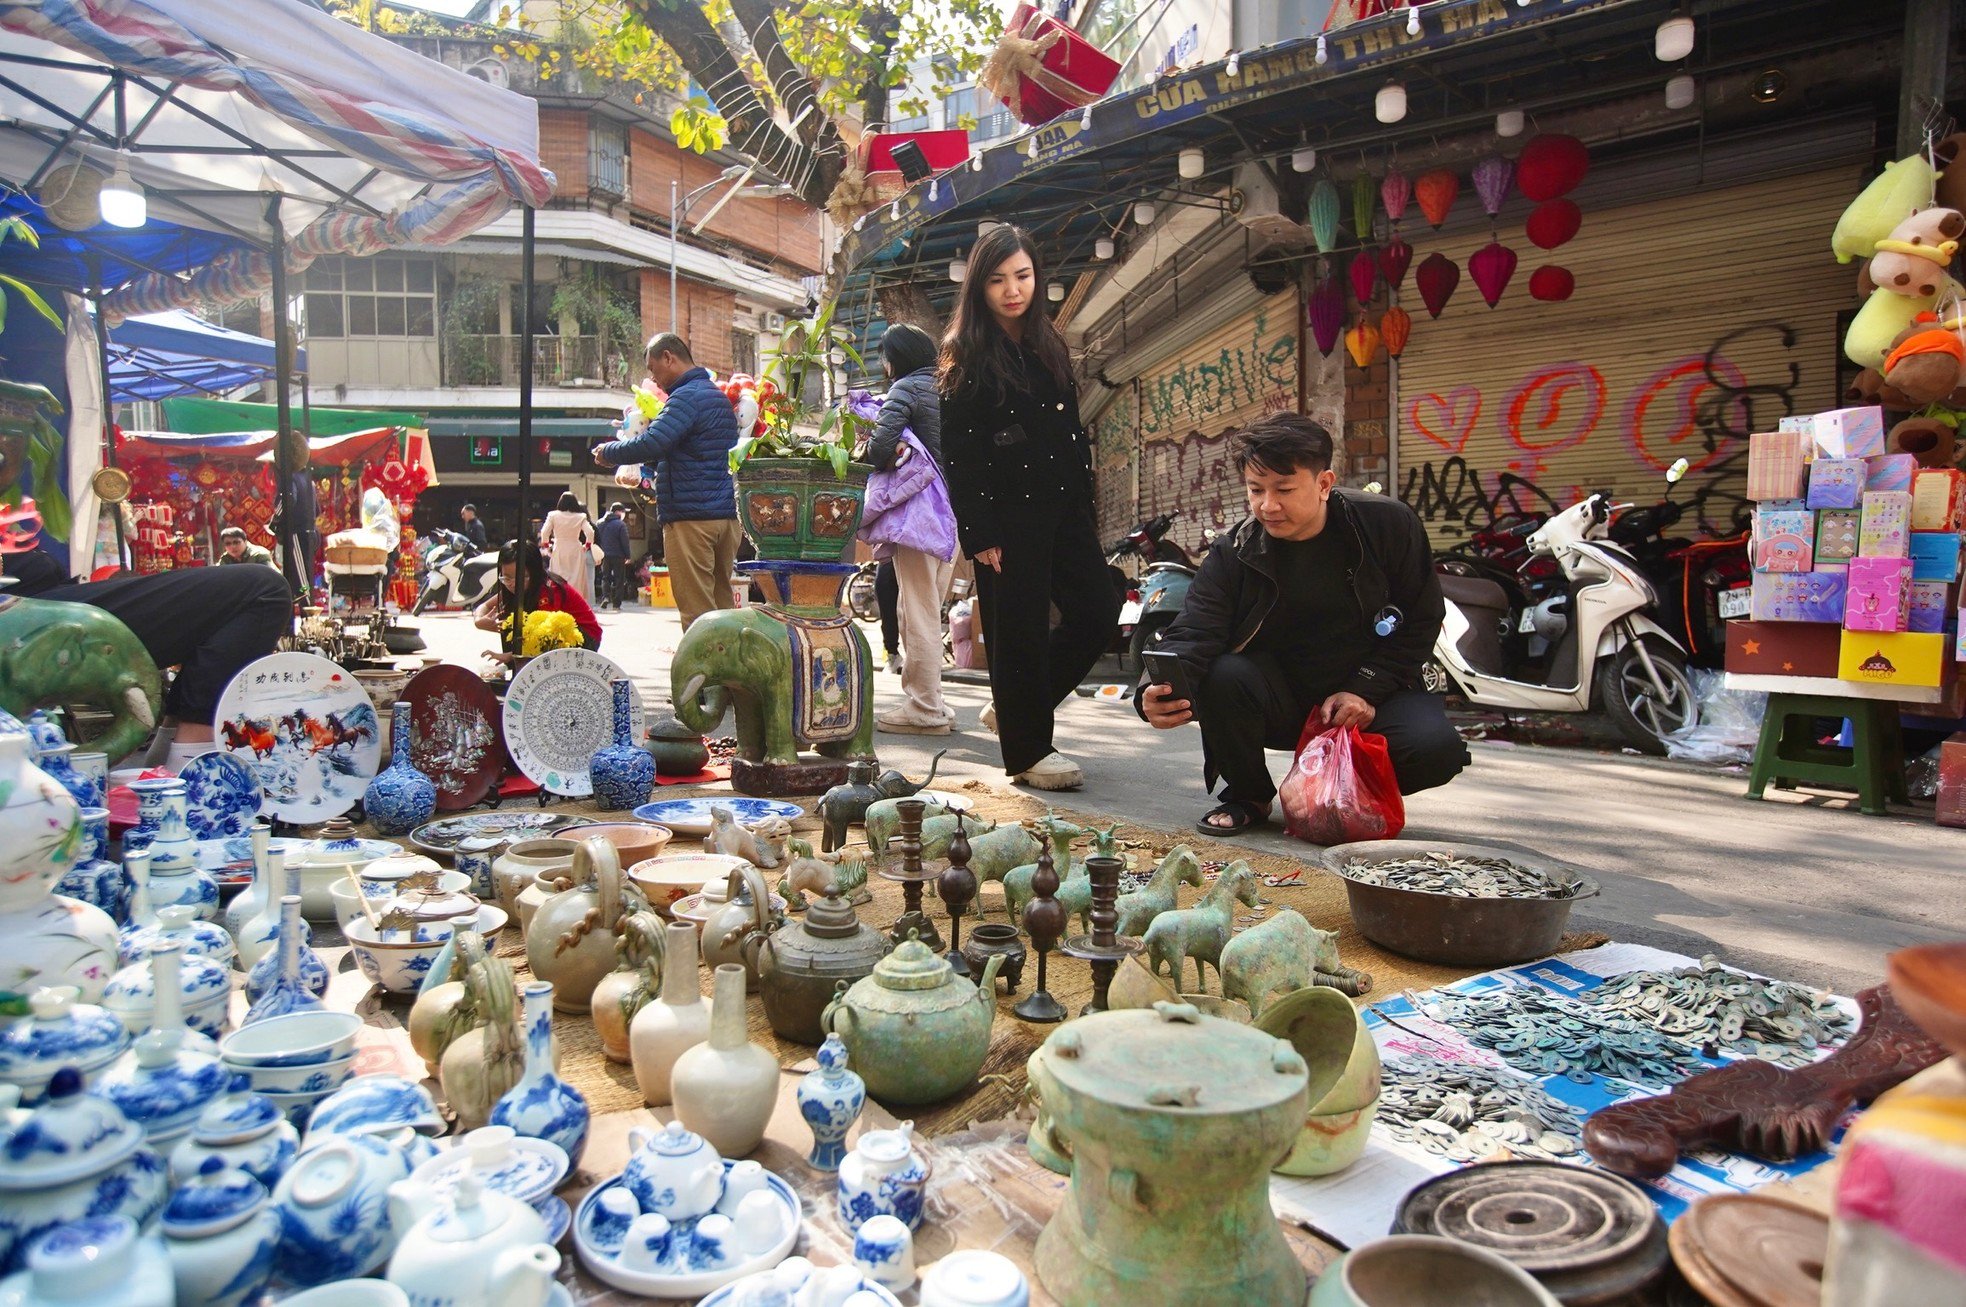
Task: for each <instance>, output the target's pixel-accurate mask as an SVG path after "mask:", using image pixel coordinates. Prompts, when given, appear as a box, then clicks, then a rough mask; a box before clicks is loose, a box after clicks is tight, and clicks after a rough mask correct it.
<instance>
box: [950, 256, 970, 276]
mask: <svg viewBox="0 0 1966 1307" xmlns="http://www.w3.org/2000/svg"><path fill="white" fill-rule="evenodd" d="M968 276H969V260H968V259H965V258H964V257H963V256H962V255H960V254H958V255H957V256H956V257H955V258H953V259H950V260H949V280H950V281H954V282H961V281H962V280H964V279H965V278H967V277H968Z"/></svg>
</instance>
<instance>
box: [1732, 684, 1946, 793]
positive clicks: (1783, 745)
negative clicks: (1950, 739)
mask: <svg viewBox="0 0 1966 1307" xmlns="http://www.w3.org/2000/svg"><path fill="white" fill-rule="evenodd" d="M1818 717H1829V718H1835V719H1840V718H1844V717H1847V718H1849V719H1850V727H1851V732H1852V736H1853V738H1854V740H1855V746H1854V747H1852V748H1847V749H1846V748H1844V747H1843V746H1842V745H1840V744H1827V745H1826V744H1819V743H1817V742H1816V739H1815V734H1814V730H1813V727H1812V723H1813V721H1814V720H1815V719H1816V718H1818ZM1797 723H1799V724H1797ZM1770 781H1773V782H1774V783H1775V787H1776V788H1777V789H1783V790H1792V789H1794V788H1795V785H1796V782H1798V781H1808V782H1810V783H1812V784H1817V785H1828V786H1833V787H1835V788H1837V789H1843V790H1855V791H1856V792H1857V806H1858V807H1859V808H1860V809H1862V810H1863V811H1864V812H1867V813H1869V814H1870V815H1872V816H1874V817H1882V816H1884V815H1885V812H1886V808H1885V804H1886V803H1887V802H1888V801H1896V802H1898V803H1907V802H1909V801H1910V800H1909V797H1908V796H1907V795H1906V793H1905V744H1904V736H1903V735H1902V734H1901V733H1900V731H1899V729H1898V705H1896V704H1895V703H1887V702H1885V701H1884V700H1882V699H1845V698H1842V697H1840V696H1838V695H1828V694H1770V695H1769V696H1768V714H1767V716H1765V717H1763V718H1762V719H1761V740H1760V743H1758V744H1756V745H1755V749H1754V770H1753V772H1752V773H1751V775H1750V776H1749V778H1748V797H1749V798H1750V799H1758V798H1760V797H1761V795H1762V792H1763V791H1764V790H1766V789H1767V787H1768V783H1769V782H1770Z"/></svg>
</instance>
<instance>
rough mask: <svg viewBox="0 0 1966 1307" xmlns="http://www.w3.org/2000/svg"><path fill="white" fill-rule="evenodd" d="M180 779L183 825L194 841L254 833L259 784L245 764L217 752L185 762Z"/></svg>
mask: <svg viewBox="0 0 1966 1307" xmlns="http://www.w3.org/2000/svg"><path fill="white" fill-rule="evenodd" d="M178 779H179V780H181V781H183V782H184V824H185V825H187V826H189V827H190V828H191V837H192V838H193V839H199V840H222V839H226V838H227V837H230V836H237V835H244V834H246V833H247V832H249V831H251V830H252V828H253V818H255V817H257V816H258V815H259V801H260V793H259V782H257V781H255V780H254V779H253V769H252V768H250V767H248V766H247V765H246V764H245V763H243V762H241V761H239V759H237V758H235V757H234V756H233V755H231V754H229V753H225V752H222V751H220V750H217V749H214V750H213V751H212V752H210V753H201V754H199V755H198V756H197V757H196V758H193V759H192V760H191V761H190V762H188V763H186V764H185V766H184V770H183V771H181V772H179V773H178Z"/></svg>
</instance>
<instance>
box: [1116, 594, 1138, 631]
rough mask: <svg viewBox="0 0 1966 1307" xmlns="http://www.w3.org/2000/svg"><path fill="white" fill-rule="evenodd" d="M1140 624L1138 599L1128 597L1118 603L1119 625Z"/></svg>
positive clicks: (1131, 625)
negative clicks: (1121, 602)
mask: <svg viewBox="0 0 1966 1307" xmlns="http://www.w3.org/2000/svg"><path fill="white" fill-rule="evenodd" d="M1139 624H1140V601H1139V600H1138V599H1129V600H1127V601H1126V602H1125V603H1123V604H1121V605H1120V625H1121V626H1125V627H1134V626H1138V625H1139Z"/></svg>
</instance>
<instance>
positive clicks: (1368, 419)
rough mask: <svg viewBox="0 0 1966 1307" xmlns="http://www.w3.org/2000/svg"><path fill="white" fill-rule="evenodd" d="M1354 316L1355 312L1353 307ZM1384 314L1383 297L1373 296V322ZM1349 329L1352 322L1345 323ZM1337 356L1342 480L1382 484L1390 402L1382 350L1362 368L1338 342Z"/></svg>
mask: <svg viewBox="0 0 1966 1307" xmlns="http://www.w3.org/2000/svg"><path fill="white" fill-rule="evenodd" d="M1352 311H1353V313H1354V314H1355V315H1356V314H1357V312H1358V309H1357V307H1356V306H1354V307H1353V310H1352ZM1384 311H1385V304H1384V301H1383V298H1381V297H1375V298H1374V300H1373V303H1372V304H1371V305H1370V306H1369V308H1368V310H1367V312H1368V315H1369V316H1370V318H1371V320H1372V321H1373V322H1375V323H1376V322H1377V321H1378V320H1379V315H1380V314H1381V313H1382V312H1384ZM1346 325H1347V326H1348V327H1349V326H1350V325H1351V323H1349V322H1348V323H1347V324H1346ZM1336 352H1337V355H1338V357H1340V358H1341V359H1343V360H1344V365H1345V460H1344V464H1343V468H1342V471H1341V480H1342V481H1343V483H1344V484H1345V485H1348V486H1362V485H1364V484H1365V483H1366V482H1368V481H1378V482H1381V483H1383V482H1385V480H1386V476H1387V468H1388V466H1389V462H1388V454H1389V452H1390V451H1389V448H1388V444H1387V441H1388V437H1389V433H1390V432H1391V429H1392V428H1391V425H1390V423H1389V421H1388V418H1389V416H1390V409H1389V406H1390V403H1391V392H1392V387H1391V376H1390V374H1389V371H1388V368H1389V365H1388V363H1387V359H1386V351H1385V349H1384V348H1383V347H1381V348H1380V350H1379V351H1378V352H1377V353H1376V354H1375V355H1373V358H1372V361H1371V363H1370V364H1369V365H1367V366H1366V367H1364V368H1361V367H1359V366H1358V365H1357V364H1356V363H1353V362H1352V358H1351V354H1350V352H1349V351H1348V350H1346V348H1345V345H1344V342H1343V341H1340V342H1339V345H1338V349H1337V351H1336Z"/></svg>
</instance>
